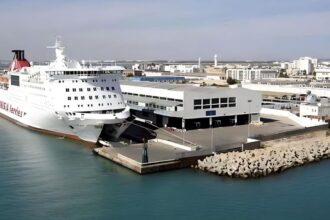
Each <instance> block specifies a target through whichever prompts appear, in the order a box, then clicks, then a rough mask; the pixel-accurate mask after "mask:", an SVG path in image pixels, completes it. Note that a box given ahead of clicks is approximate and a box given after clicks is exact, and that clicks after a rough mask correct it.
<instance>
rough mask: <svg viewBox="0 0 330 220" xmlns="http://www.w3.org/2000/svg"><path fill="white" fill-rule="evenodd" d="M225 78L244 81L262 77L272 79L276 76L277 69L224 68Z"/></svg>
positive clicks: (261, 78)
mask: <svg viewBox="0 0 330 220" xmlns="http://www.w3.org/2000/svg"><path fill="white" fill-rule="evenodd" d="M226 76H227V79H228V78H229V77H231V78H232V79H236V80H240V81H246V80H263V79H274V78H277V77H278V71H277V70H273V69H248V68H245V69H243V68H242V69H241V68H237V69H236V68H234V69H227V70H226Z"/></svg>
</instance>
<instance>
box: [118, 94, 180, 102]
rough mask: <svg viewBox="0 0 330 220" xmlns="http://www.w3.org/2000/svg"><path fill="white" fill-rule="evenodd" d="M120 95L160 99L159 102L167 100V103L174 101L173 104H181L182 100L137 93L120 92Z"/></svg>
mask: <svg viewBox="0 0 330 220" xmlns="http://www.w3.org/2000/svg"><path fill="white" fill-rule="evenodd" d="M122 93H123V94H124V95H131V96H140V97H146V98H153V99H161V100H168V101H175V102H183V100H182V99H173V98H167V97H162V96H151V95H144V94H137V93H131V92H122Z"/></svg>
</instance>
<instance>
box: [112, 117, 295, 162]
mask: <svg viewBox="0 0 330 220" xmlns="http://www.w3.org/2000/svg"><path fill="white" fill-rule="evenodd" d="M262 118H265V119H263V120H264V124H263V125H260V126H257V125H249V126H248V125H240V126H232V127H219V128H214V129H199V130H190V131H186V132H182V131H179V130H176V131H175V130H171V129H169V128H167V129H158V130H156V132H157V138H159V139H164V140H169V141H172V142H175V143H178V144H184V145H188V146H193V145H197V146H199V147H200V149H199V150H198V151H186V150H182V149H179V148H175V147H172V146H168V145H165V144H162V143H155V142H152V143H149V144H148V158H149V162H157V161H164V160H175V159H178V158H182V157H191V156H198V155H207V154H210V153H211V152H213V151H218V152H219V151H225V150H228V149H231V148H237V147H239V146H241V144H242V143H244V142H246V140H247V136H248V129H249V134H250V136H249V137H255V136H259V135H265V136H267V135H271V134H276V133H282V132H286V131H292V130H297V129H302V127H301V126H299V125H297V124H296V123H295V122H293V121H291V120H289V119H287V118H284V117H275V116H268V115H267V116H265V115H262ZM212 130H213V131H212ZM212 133H213V134H212ZM212 137H213V138H212ZM112 145H113V150H112V151H113V152H115V153H119V154H121V155H124V156H126V157H128V158H131V159H133V160H135V161H137V162H142V155H143V144H136V143H135V144H134V143H133V144H129V143H128V141H127V140H125V141H124V142H115V143H112Z"/></svg>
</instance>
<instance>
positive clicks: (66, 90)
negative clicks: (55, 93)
mask: <svg viewBox="0 0 330 220" xmlns="http://www.w3.org/2000/svg"><path fill="white" fill-rule="evenodd" d="M97 88H99V89H100V90H101V91H104V90H106V91H110V87H108V86H107V87H93V88H87V91H88V92H90V91H91V90H92V89H93V91H97ZM111 90H112V91H115V87H114V86H112V87H111ZM77 91H79V92H83V91H84V90H83V88H78V90H77V88H72V92H77ZM65 92H70V88H65Z"/></svg>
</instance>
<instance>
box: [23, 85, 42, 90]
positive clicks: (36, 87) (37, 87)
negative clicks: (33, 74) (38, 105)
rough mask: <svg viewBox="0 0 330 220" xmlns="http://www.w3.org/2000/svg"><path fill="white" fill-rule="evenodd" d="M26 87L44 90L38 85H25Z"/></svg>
mask: <svg viewBox="0 0 330 220" xmlns="http://www.w3.org/2000/svg"><path fill="white" fill-rule="evenodd" d="M27 87H29V88H31V89H39V90H43V91H45V90H46V89H45V88H44V87H39V86H31V85H27Z"/></svg>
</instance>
